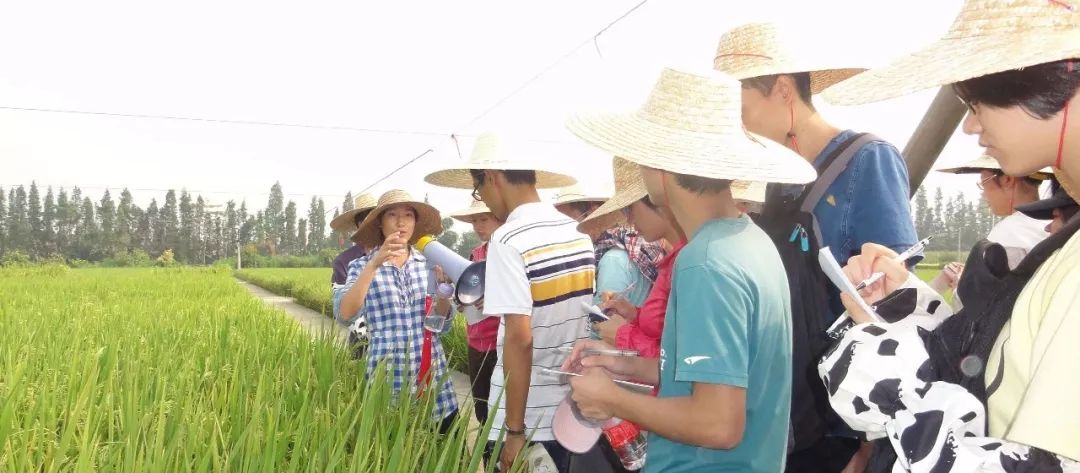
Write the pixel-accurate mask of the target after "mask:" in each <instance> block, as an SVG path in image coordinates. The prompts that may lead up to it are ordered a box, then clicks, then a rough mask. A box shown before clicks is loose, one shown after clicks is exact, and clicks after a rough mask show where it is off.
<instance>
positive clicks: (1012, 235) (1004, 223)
mask: <svg viewBox="0 0 1080 473" xmlns="http://www.w3.org/2000/svg"><path fill="white" fill-rule="evenodd" d="M1049 223H1050V222H1048V221H1046V220H1035V219H1033V218H1031V217H1028V216H1027V215H1024V214H1022V213H1020V212H1015V213H1013V214H1012V215H1009V216H1008V217H1005V218H1003V219H1001V221H1000V222H998V223H997V225H994V228H992V229H991V230H990V234H989V235H987V236H986V239H987V240H990V241H992V242H994V243H998V244H1000V245H1001V246H1003V247H1005V253H1006V254H1007V255H1008V257H1009V267H1010V268H1014V269H1015V268H1016V266H1017V265H1019V264H1020V260H1023V259H1024V257H1025V256H1027V254H1028V252H1029V251H1031V248H1033V247H1034V246H1035V245H1038V244H1039V242H1041V241H1043V240H1045V239H1046V237H1048V236H1050V234H1049V233H1047V232H1046V225H1047V224H1049Z"/></svg>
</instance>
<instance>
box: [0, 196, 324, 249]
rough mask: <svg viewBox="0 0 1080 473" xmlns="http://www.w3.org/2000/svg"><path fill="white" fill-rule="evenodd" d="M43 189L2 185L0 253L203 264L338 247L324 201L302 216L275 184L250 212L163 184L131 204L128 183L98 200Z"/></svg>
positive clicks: (243, 205)
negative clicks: (249, 253) (155, 194)
mask: <svg viewBox="0 0 1080 473" xmlns="http://www.w3.org/2000/svg"><path fill="white" fill-rule="evenodd" d="M41 191H42V190H41V189H40V188H38V186H37V184H36V183H31V184H30V186H29V188H27V187H25V186H22V185H20V186H17V187H12V188H9V189H7V190H6V191H5V190H4V189H3V188H0V258H3V259H5V260H12V259H25V260H28V261H36V260H44V259H50V258H53V259H55V258H63V259H64V260H65V261H68V262H70V261H86V262H98V261H105V260H109V259H112V260H117V261H122V260H125V259H130V258H157V257H159V256H160V255H162V254H164V253H165V252H166V251H167V250H168V251H170V252H171V253H172V255H173V256H174V257H175V260H176V261H177V262H180V263H185V264H207V263H211V262H213V261H215V260H218V259H221V258H227V257H235V256H236V253H237V251H238V249H241V248H243V247H245V246H252V247H254V248H255V251H257V252H258V253H260V254H266V255H278V254H289V255H307V254H316V253H319V252H320V251H322V250H323V249H326V248H336V247H337V246H338V240H337V238H336V237H335V236H333V235H330V234H328V232H327V229H326V224H327V221H328V220H327V218H326V209H325V204H324V203H323V200H322V199H319V198H316V197H312V199H311V202H310V204H309V205H308V210H307V214H306V216H303V215H301V214H299V213H298V207H297V205H296V203H295V202H293V201H291V200H290V201H289V202H287V203H286V202H285V199H284V194H283V193H282V189H281V184H280V183H275V184H274V185H273V186H272V187H271V188H270V197H269V199H268V201H267V204H266V207H265V208H264V209H263V210H259V211H255V212H251V211H249V209H248V207H247V203H246V202H245V201H241V202H240V203H239V205H238V204H237V203H236V202H235V201H232V200H230V201H228V202H226V203H225V204H224V205H213V206H212V205H208V204H207V201H206V199H204V198H203V197H202V196H201V195H192V194H191V193H189V192H187V191H186V190H180V192H177V191H175V190H169V191H167V192H166V193H165V196H164V198H163V199H162V200H161V201H160V203H159V201H158V199H157V198H154V199H152V200H151V201H150V204H149V205H147V206H146V208H142V207H140V206H138V205H137V204H135V199H134V196H133V195H132V193H131V191H129V190H128V189H123V190H121V191H120V193H119V196H118V197H116V198H114V195H113V193H112V191H110V190H108V189H107V190H105V192H104V194H103V195H102V196H101V198H100V199H99V200H94V199H91V197H90V196H87V195H84V193H83V191H82V190H81V189H79V188H78V187H73V188H72V189H71V191H70V192H68V190H67V189H65V188H59V189H57V190H55V192H54V189H53V188H52V187H49V188H47V189H45V193H44V197H42V192H41Z"/></svg>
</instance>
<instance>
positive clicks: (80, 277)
mask: <svg viewBox="0 0 1080 473" xmlns="http://www.w3.org/2000/svg"><path fill="white" fill-rule="evenodd" d="M0 333H2V334H3V338H2V341H0V471H8V472H27V471H50V472H51V471H117V472H144V471H150V472H157V471H199V472H202V471H207V472H209V471H214V472H217V471H289V472H324V471H355V472H382V471H390V472H397V471H409V472H413V471H419V472H454V471H470V472H473V471H477V468H478V466H479V465H480V463H481V460H480V455H479V451H478V449H477V448H476V447H474V446H470V444H471V442H470V441H468V437H469V435H470V432H469V431H468V422H467V420H468V418H469V417H471V412H469V411H468V406H466V405H463V406H462V407H463V411H462V412H461V414H462V415H461V416H459V419H458V423H457V425H456V426H455V427H454V428H453V429H452V430H451V432H449V433H448V434H447V435H446V436H442V437H440V436H439V435H438V434H437V433H436V432H435V431H434V429H435V427H434V426H433V425H432V424H431V422H430V420H429V416H428V415H427V413H428V412H430V411H429V410H428V409H427V406H425V403H430V402H431V399H430V396H428V397H425V398H422V399H419V400H412V399H409V400H406V401H400V402H395V401H394V400H393V398H392V396H391V393H390V390H389V387H388V386H387V384H386V383H380V382H379V380H375V381H374V382H373V383H372V384H370V385H369V384H368V383H367V382H365V380H364V379H363V365H362V364H361V363H362V362H360V361H354V360H351V359H350V358H349V357H348V355H347V354H346V353H345V351H344V350H342V349H341V347H340V346H338V345H335V344H334V342H333V340H331V339H329V338H314V339H313V338H312V337H311V336H309V335H308V334H307V333H306V332H303V331H302V329H300V328H299V326H298V325H297V324H295V323H294V322H293V321H291V320H289V319H287V318H286V317H285V316H284V315H283V314H282V313H281V312H279V311H277V310H275V309H272V308H268V307H266V306H264V305H263V304H262V303H261V302H260V301H258V300H256V299H255V298H253V297H251V296H250V295H249V294H248V293H247V292H246V291H245V290H244V289H243V288H242V287H240V286H239V285H238V284H236V282H235V281H234V280H233V278H232V275H231V274H230V272H229V271H223V270H214V269H195V268H170V269H151V268H146V269H80V270H69V269H67V268H66V267H52V268H50V267H45V268H28V269H0ZM406 398H410V397H409V396H406ZM466 404H467V403H466ZM471 434H473V435H474V434H475V433H471Z"/></svg>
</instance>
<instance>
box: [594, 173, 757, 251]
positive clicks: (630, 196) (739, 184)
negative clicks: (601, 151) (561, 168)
mask: <svg viewBox="0 0 1080 473" xmlns="http://www.w3.org/2000/svg"><path fill="white" fill-rule="evenodd" d="M611 167H612V173H613V174H614V175H615V194H614V195H612V196H611V198H610V199H608V200H607V201H606V202H604V205H601V206H600V208H598V209H596V211H595V212H593V213H592V214H591V215H589V216H588V217H587V218H586V219H585V220H582V221H581V223H580V224H578V231H579V232H582V233H586V234H589V233H593V232H599V231H603V230H607V229H609V228H611V227H614V226H616V225H623V224H626V223H627V222H626V216H625V215H623V212H622V209H625V208H627V207H629V206H631V205H633V204H634V202H637V201H639V200H641V199H642V198H644V197H645V196H647V195H649V191H648V189H646V188H645V180H644V179H643V178H642V177H641V171H640V169H641V167H640V166H638V165H637V164H635V163H633V162H630V161H627V160H625V159H622V158H620V157H618V156H616V157H615V158H614V159H612V162H611ZM731 196H732V198H734V199H735V200H744V201H748V202H760V203H764V202H765V184H764V183H760V182H747V181H732V182H731Z"/></svg>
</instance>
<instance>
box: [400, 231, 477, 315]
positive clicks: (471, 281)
mask: <svg viewBox="0 0 1080 473" xmlns="http://www.w3.org/2000/svg"><path fill="white" fill-rule="evenodd" d="M414 246H416V249H417V250H420V252H421V253H423V254H424V257H426V258H427V259H428V260H429V261H431V262H433V263H435V264H437V265H439V266H441V267H442V269H443V272H444V273H446V275H447V276H449V277H450V279H451V280H453V281H454V298H455V299H457V302H458V304H461V305H472V304H475V303H477V302H478V301H480V299H483V298H484V269H485V268H486V267H487V266H486V265H485V264H484V262H483V261H478V262H475V263H474V262H472V261H469V260H467V259H465V258H462V257H461V255H459V254H457V253H455V252H454V251H453V250H451V249H450V248H447V247H446V245H443V244H442V243H439V242H438V241H437V240H435V237H434V236H432V235H425V236H423V237H420V239H419V240H417V241H416V245H414Z"/></svg>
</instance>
